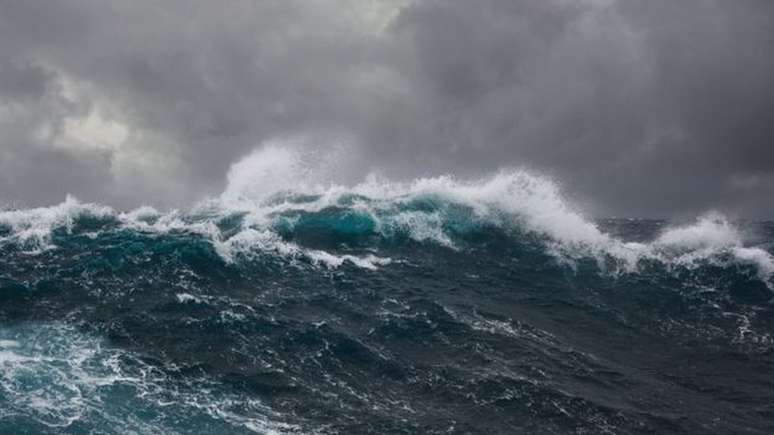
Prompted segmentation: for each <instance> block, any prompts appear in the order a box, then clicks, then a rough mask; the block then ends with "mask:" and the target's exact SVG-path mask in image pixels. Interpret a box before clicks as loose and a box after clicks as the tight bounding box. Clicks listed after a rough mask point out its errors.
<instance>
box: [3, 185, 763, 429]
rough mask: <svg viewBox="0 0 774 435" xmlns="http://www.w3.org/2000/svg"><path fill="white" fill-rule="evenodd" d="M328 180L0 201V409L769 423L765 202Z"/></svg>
mask: <svg viewBox="0 0 774 435" xmlns="http://www.w3.org/2000/svg"><path fill="white" fill-rule="evenodd" d="M455 198H456V199H455ZM329 199H330V198H329ZM329 199H326V202H325V203H324V204H323V203H322V202H321V201H322V199H321V197H320V196H319V195H308V196H305V195H282V196H278V197H274V198H272V199H270V200H268V201H266V202H265V203H264V206H265V207H264V208H263V209H261V212H260V213H258V212H256V211H247V210H235V209H228V210H226V209H224V208H222V207H221V208H217V207H215V206H209V208H208V207H201V208H199V209H196V210H194V211H191V212H185V213H169V214H164V213H158V212H155V211H153V210H150V209H145V210H138V211H134V212H132V213H124V214H122V213H118V212H115V211H113V210H111V209H107V208H104V207H98V206H93V205H87V204H80V203H78V202H76V201H74V200H72V199H70V200H68V201H67V202H65V203H63V204H60V205H59V206H55V207H50V208H45V209H35V210H16V211H11V210H9V211H6V212H1V213H0V432H2V433H52V434H53V433H79V434H81V433H82V434H86V433H149V434H150V433H164V434H170V433H186V434H187V433H253V432H258V433H322V434H327V433H342V434H350V433H363V434H368V433H373V434H381V433H407V434H409V433H421V434H429V433H459V434H463V433H481V434H512V433H760V434H763V433H771V432H773V431H774V377H772V373H774V352H773V350H774V339H773V338H772V334H774V306H772V302H771V299H772V292H771V290H770V288H769V286H770V283H769V282H768V278H769V276H770V273H771V272H772V270H770V269H769V267H770V266H771V264H772V263H771V255H770V254H771V252H772V246H774V245H772V243H774V227H773V226H772V225H771V224H766V223H750V222H747V223H744V222H742V223H729V222H727V221H726V220H724V219H723V218H722V217H720V216H710V217H707V218H705V219H703V220H699V221H697V222H693V223H686V224H683V225H678V224H672V223H667V222H661V221H649V220H616V219H612V220H603V221H596V222H587V221H583V222H582V225H581V227H580V228H575V227H572V225H577V224H578V223H577V222H576V221H575V220H574V219H575V218H576V217H577V216H576V215H574V214H571V213H570V212H567V211H566V210H558V211H557V210H553V211H551V210H548V211H546V213H545V214H543V215H540V214H537V215H536V214H535V212H534V210H536V208H534V207H533V208H531V209H526V211H524V212H516V211H514V210H516V209H508V208H507V207H505V206H503V205H502V204H500V205H497V206H495V205H492V204H489V203H487V202H486V201H484V200H481V201H479V202H478V203H477V202H476V201H473V200H470V201H468V200H462V199H459V198H458V197H453V196H444V195H438V194H412V195H402V196H400V195H399V196H398V197H389V198H381V199H379V200H376V199H374V198H373V197H369V196H367V195H361V194H359V193H356V192H355V193H353V192H349V193H346V194H341V195H338V196H336V197H335V199H333V200H329ZM313 204H314V205H315V206H314V207H312V205H313ZM477 204H478V205H481V204H485V205H486V204H489V206H491V207H489V208H488V209H487V211H486V212H482V211H481V210H477V208H476V207H477ZM267 210H268V211H267ZM541 210H544V209H541ZM544 211H545V210H544ZM561 213H565V214H564V215H562V214H561ZM557 216H559V217H560V218H561V219H558V220H557V218H556V217H557ZM562 225H565V226H562ZM568 226H569V227H568ZM595 231H596V232H595Z"/></svg>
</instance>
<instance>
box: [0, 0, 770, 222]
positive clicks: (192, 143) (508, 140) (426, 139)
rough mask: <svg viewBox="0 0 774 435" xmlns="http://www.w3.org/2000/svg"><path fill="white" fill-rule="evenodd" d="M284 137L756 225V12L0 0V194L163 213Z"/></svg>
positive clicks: (765, 71) (763, 61) (764, 14)
mask: <svg viewBox="0 0 774 435" xmlns="http://www.w3.org/2000/svg"><path fill="white" fill-rule="evenodd" d="M286 138H294V139H293V140H295V141H297V142H298V141H301V142H303V143H306V144H308V146H311V147H315V148H317V149H318V150H320V149H322V150H324V149H327V148H329V147H341V146H344V147H346V149H347V150H348V151H347V158H348V161H349V163H348V164H347V165H346V167H344V168H342V170H341V174H342V177H345V178H349V179H352V180H354V179H357V178H359V177H362V176H363V175H364V174H365V173H367V172H370V171H379V172H382V173H384V174H386V175H388V176H390V177H395V178H409V177H414V176H418V175H434V174H441V173H452V174H457V175H459V176H464V177H467V176H477V175H480V174H485V173H487V172H492V171H494V170H497V169H498V168H501V167H506V166H526V167H529V168H533V169H536V170H539V171H541V172H544V173H547V174H550V175H552V176H554V177H555V178H556V179H557V180H559V181H560V183H561V184H562V186H563V187H564V190H565V191H566V192H567V194H568V196H570V197H572V198H575V200H576V201H578V202H579V203H581V204H583V205H584V206H585V207H587V208H588V209H590V210H591V211H592V213H593V214H597V215H619V216H621V215H625V216H651V217H654V216H665V217H672V216H684V215H689V214H695V213H701V212H703V211H706V210H708V209H720V210H725V211H726V212H728V213H730V214H732V215H735V216H749V217H756V216H757V217H759V216H768V217H774V1H772V0H714V1H713V0H679V1H676V0H631V1H623V0H619V1H616V0H475V1H473V0H438V1H433V0H382V1H376V0H373V1H369V0H341V1H333V0H330V1H323V0H297V1H295V0H264V1H260V0H254V1H239V0H233V1H225V2H219V1H190V0H185V1H182V0H181V1H120V2H119V1H106V0H93V1H86V0H68V1H48V2H46V1H28V0H0V203H5V204H8V203H13V204H17V205H43V204H54V203H58V202H60V201H62V200H63V199H64V196H65V194H67V193H72V194H74V195H75V196H77V197H78V198H80V199H81V200H85V201H99V202H103V203H107V204H110V205H113V206H116V207H119V208H121V207H132V206H135V205H138V204H140V203H148V204H153V205H156V206H161V207H165V206H181V205H184V204H185V203H189V202H191V201H195V200H197V199H201V198H202V197H204V196H207V195H213V194H217V193H218V192H220V191H221V190H222V189H223V187H224V184H225V182H226V174H227V171H228V168H229V166H230V165H231V164H232V163H234V162H236V161H238V160H239V159H240V158H242V157H243V156H245V155H246V154H248V153H249V152H250V151H251V150H253V149H255V148H256V147H259V146H260V145H261V144H262V143H265V142H267V141H277V140H285V139H286ZM299 138H302V139H299Z"/></svg>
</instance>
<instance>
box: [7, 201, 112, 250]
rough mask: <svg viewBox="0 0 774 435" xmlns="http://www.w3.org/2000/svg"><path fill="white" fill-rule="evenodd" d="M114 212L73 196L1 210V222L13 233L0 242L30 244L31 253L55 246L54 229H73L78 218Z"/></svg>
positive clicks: (101, 215)
mask: <svg viewBox="0 0 774 435" xmlns="http://www.w3.org/2000/svg"><path fill="white" fill-rule="evenodd" d="M113 214H114V212H113V210H112V209H111V208H110V207H105V206H101V205H97V204H82V203H80V202H79V201H78V200H77V199H75V197H73V196H71V195H67V198H66V199H65V200H64V202H62V203H60V204H58V205H55V206H52V207H40V208H33V209H26V210H7V211H0V225H2V226H7V227H10V229H11V233H10V235H8V236H5V237H0V242H8V241H11V242H16V243H20V244H22V245H24V246H27V247H28V248H29V249H28V250H29V252H31V253H34V252H40V251H43V250H46V249H51V248H52V247H53V245H52V243H51V234H52V231H53V230H54V229H57V228H64V229H65V230H66V231H68V232H69V231H71V230H72V227H73V222H74V220H75V219H76V218H77V217H79V216H86V215H88V216H95V217H106V216H110V215H113Z"/></svg>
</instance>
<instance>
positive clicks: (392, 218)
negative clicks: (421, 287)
mask: <svg viewBox="0 0 774 435" xmlns="http://www.w3.org/2000/svg"><path fill="white" fill-rule="evenodd" d="M328 161H329V159H325V158H321V159H314V158H309V156H305V155H303V154H302V153H301V152H300V151H298V150H297V149H294V148H292V147H283V146H282V145H280V144H276V143H274V144H268V145H266V146H264V147H262V148H260V149H259V150H257V151H255V152H253V153H251V154H250V155H248V156H246V157H245V158H244V159H242V160H240V161H239V162H237V163H235V164H234V165H233V166H232V167H231V169H230V171H229V173H228V185H227V187H226V188H225V190H224V192H223V193H222V194H221V195H220V196H218V197H215V198H210V199H207V200H204V201H202V202H200V203H199V204H196V205H195V206H194V207H192V208H191V209H190V210H188V211H179V210H172V211H168V212H159V211H157V210H155V209H153V208H151V207H141V208H138V209H135V210H131V211H128V212H123V213H118V212H116V211H115V210H113V209H112V208H110V207H105V206H101V205H97V204H85V203H81V202H79V201H78V200H76V199H75V198H74V197H72V196H68V197H67V199H66V200H65V201H64V202H63V203H61V204H59V205H55V206H52V207H43V208H36V209H28V210H10V211H3V212H0V243H8V242H15V243H18V244H20V245H22V246H24V247H25V249H27V250H28V251H29V252H30V253H37V252H41V251H42V250H46V249H51V248H53V247H54V245H53V243H52V238H51V234H52V231H53V230H55V229H57V228H64V229H65V230H67V231H70V230H71V229H72V228H73V223H74V222H75V221H76V220H77V219H78V218H79V217H83V216H91V217H95V218H101V219H113V220H115V221H117V222H118V223H119V226H120V227H121V228H125V229H132V230H137V231H143V232H147V233H151V234H166V233H170V232H181V231H182V232H189V233H192V234H196V235H199V236H201V237H204V238H206V239H207V240H209V241H210V242H211V243H212V244H213V247H214V249H215V251H216V252H217V253H218V254H219V255H220V256H221V257H222V258H223V259H224V261H227V262H234V261H238V259H239V258H241V257H250V256H253V255H256V254H266V253H269V254H273V255H279V256H283V257H289V258H293V259H301V258H303V259H306V260H307V262H309V263H311V264H313V265H321V266H323V267H326V268H336V267H340V266H341V265H343V264H345V263H347V264H352V265H355V266H357V267H361V268H364V269H371V270H375V269H377V268H378V267H380V266H384V265H387V264H389V263H390V261H391V259H389V258H384V257H381V256H379V255H377V254H376V253H371V254H368V255H352V254H347V255H339V254H336V253H333V252H328V251H325V250H320V249H311V248H308V247H304V246H301V245H299V244H298V243H295V242H293V241H289V240H286V239H285V238H283V237H282V236H281V235H280V234H279V233H278V232H277V230H276V224H277V223H278V222H279V221H281V220H282V221H284V222H286V223H288V225H290V227H292V226H293V222H294V221H293V219H294V218H293V217H292V216H290V217H289V214H291V215H292V214H294V213H295V214H296V215H298V214H299V213H302V214H303V213H320V212H322V211H324V210H328V209H331V208H335V209H337V210H345V211H346V212H348V213H352V214H356V215H357V216H361V217H365V218H366V219H368V222H369V225H370V226H369V227H368V228H371V227H372V231H373V232H375V233H377V234H380V235H381V236H384V237H387V236H389V235H391V234H395V233H396V232H397V233H402V234H406V235H407V236H408V237H409V238H411V239H413V240H415V241H417V242H430V243H437V244H439V245H441V246H444V247H448V248H451V249H458V248H459V247H458V246H457V243H456V242H455V235H454V234H453V233H454V231H451V230H450V226H453V225H451V224H452V220H456V221H459V220H461V219H462V220H468V221H471V222H478V223H483V224H486V225H493V226H497V227H500V228H503V229H506V230H507V229H509V228H518V229H519V230H521V231H526V232H528V233H532V234H535V235H537V236H539V237H541V238H542V239H543V240H544V241H545V243H546V249H547V250H548V252H550V253H551V254H553V255H554V256H555V257H556V258H557V259H558V260H559V261H562V262H565V263H567V264H570V265H572V264H574V262H576V261H577V260H578V259H581V258H589V257H591V258H595V259H597V260H598V262H599V264H600V266H602V265H606V264H609V263H610V261H609V260H611V259H612V260H613V263H614V267H613V269H614V270H615V271H617V272H627V273H631V272H636V271H637V270H638V268H639V267H640V265H641V264H642V262H643V261H645V262H652V261H656V262H660V263H662V264H664V265H666V266H667V267H695V266H698V265H701V264H705V263H707V262H714V263H716V264H720V265H724V264H726V265H727V264H728V263H729V261H730V262H732V263H736V264H744V265H752V266H753V267H754V268H755V269H756V271H757V274H758V277H759V278H760V279H762V280H764V281H765V282H766V283H767V284H768V283H769V280H770V278H771V276H772V274H773V273H774V258H772V256H771V255H770V254H769V253H768V252H767V251H765V250H764V249H761V248H759V247H755V246H745V244H744V239H743V235H742V233H741V232H740V231H739V230H738V229H737V228H736V227H735V226H734V225H733V224H732V223H731V222H730V221H729V220H728V219H727V218H726V217H724V216H723V215H721V214H718V213H709V214H707V215H704V216H701V217H699V218H698V219H696V221H695V222H693V223H691V224H687V225H682V226H674V227H670V228H667V229H665V230H664V231H663V232H662V233H661V234H660V235H659V236H658V237H656V238H655V239H654V240H652V241H650V242H647V243H635V242H626V241H623V240H621V239H618V238H616V237H613V236H611V235H609V234H607V233H605V232H603V231H601V230H600V229H599V227H598V226H597V225H596V224H595V223H594V222H593V221H591V220H590V219H587V218H586V217H585V216H584V215H583V213H581V212H580V211H579V210H578V209H576V208H575V207H574V206H573V205H572V203H571V202H569V201H567V200H566V199H565V197H564V196H563V194H562V192H561V189H560V187H559V185H558V184H557V183H556V182H555V181H554V180H552V179H551V178H549V177H546V176H544V175H540V174H536V173H534V172H531V171H527V170H520V169H512V170H502V171H499V172H496V173H494V174H492V175H489V176H485V177H481V178H478V179H467V180H463V179H458V178H456V177H453V176H437V177H426V178H418V179H414V180H411V181H393V180H389V179H386V178H384V177H378V176H375V175H371V176H368V177H366V178H365V179H364V180H363V181H362V182H360V183H357V184H354V185H343V184H336V183H333V182H331V181H330V180H332V179H334V178H335V177H333V176H332V174H331V171H332V169H331V168H332V166H331V165H329V164H327V163H326V162H328ZM310 162H311V163H310ZM423 201H424V202H425V203H432V204H434V206H433V207H429V208H428V207H422V206H416V204H417V203H419V204H423ZM457 209H461V210H464V211H465V213H467V214H466V215H464V216H462V217H460V216H456V217H454V218H452V217H450V216H452V215H451V214H450V213H451V211H450V210H452V211H453V210H457ZM235 216H237V217H238V219H237V221H238V224H237V227H236V228H231V229H230V230H229V231H224V230H223V229H222V226H220V225H219V223H220V222H223V221H224V220H226V219H229V218H233V217H235ZM3 227H6V228H7V231H5V232H3V231H2V228H3ZM605 267H608V268H609V266H605Z"/></svg>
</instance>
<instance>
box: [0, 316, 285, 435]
mask: <svg viewBox="0 0 774 435" xmlns="http://www.w3.org/2000/svg"><path fill="white" fill-rule="evenodd" d="M219 388H220V387H219V386H218V385H217V384H214V383H212V382H209V381H206V380H191V381H189V382H182V383H181V379H180V378H177V377H175V379H170V378H169V377H168V376H167V375H166V374H165V373H164V372H162V371H161V370H160V369H159V368H157V367H154V366H150V365H148V364H146V363H145V362H143V360H142V359H140V358H137V357H135V356H134V355H132V354H130V353H127V352H125V351H122V350H120V349H115V348H109V347H105V346H104V343H103V342H102V340H100V339H99V338H97V337H93V336H89V335H86V334H84V333H81V332H79V331H77V330H76V329H75V328H74V327H72V326H69V325H65V324H61V323H36V324H21V325H17V326H14V327H10V328H0V397H2V398H3V400H4V402H5V405H6V406H5V407H4V408H3V409H2V410H0V421H2V420H6V419H9V418H11V417H23V418H29V419H32V420H35V421H37V422H38V423H40V424H43V425H45V426H48V427H51V428H57V429H58V430H64V431H66V430H67V428H69V427H71V426H72V425H73V423H75V422H77V421H80V422H81V423H83V424H86V425H93V426H96V427H101V428H104V429H108V430H120V431H124V432H130V433H159V432H163V433H176V431H175V430H174V428H173V427H174V426H175V425H176V424H179V421H178V419H180V418H181V415H183V416H187V417H199V416H200V415H207V416H209V417H210V418H212V419H213V420H215V421H220V422H223V423H225V424H226V425H227V426H232V427H233V426H236V427H243V428H246V429H249V430H251V431H254V432H257V433H270V434H278V433H281V432H289V433H290V432H292V433H297V432H298V428H297V427H295V426H292V425H288V424H284V423H278V422H273V421H271V420H270V419H271V418H274V417H277V415H276V414H275V413H274V412H273V411H272V410H270V409H269V408H267V407H266V406H264V405H262V404H261V403H259V402H258V401H256V400H254V399H245V398H243V397H239V396H236V395H235V394H234V393H230V392H228V391H226V390H222V391H221V390H219ZM127 391H131V392H132V393H133V394H132V395H130V396H127V395H126V392H127ZM111 394H116V395H117V397H119V398H120V400H118V401H115V402H113V401H111ZM105 399H106V400H105ZM149 410H152V412H153V413H154V414H158V415H159V418H156V419H154V421H153V422H145V421H144V420H143V418H142V416H143V415H145V414H147V413H148V411H149ZM165 410H166V411H165ZM167 415H168V416H169V417H168V418H167ZM184 418H185V417H184ZM159 425H161V426H162V427H161V428H159ZM164 426H168V427H164Z"/></svg>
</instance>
